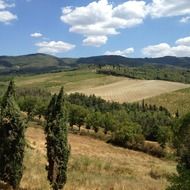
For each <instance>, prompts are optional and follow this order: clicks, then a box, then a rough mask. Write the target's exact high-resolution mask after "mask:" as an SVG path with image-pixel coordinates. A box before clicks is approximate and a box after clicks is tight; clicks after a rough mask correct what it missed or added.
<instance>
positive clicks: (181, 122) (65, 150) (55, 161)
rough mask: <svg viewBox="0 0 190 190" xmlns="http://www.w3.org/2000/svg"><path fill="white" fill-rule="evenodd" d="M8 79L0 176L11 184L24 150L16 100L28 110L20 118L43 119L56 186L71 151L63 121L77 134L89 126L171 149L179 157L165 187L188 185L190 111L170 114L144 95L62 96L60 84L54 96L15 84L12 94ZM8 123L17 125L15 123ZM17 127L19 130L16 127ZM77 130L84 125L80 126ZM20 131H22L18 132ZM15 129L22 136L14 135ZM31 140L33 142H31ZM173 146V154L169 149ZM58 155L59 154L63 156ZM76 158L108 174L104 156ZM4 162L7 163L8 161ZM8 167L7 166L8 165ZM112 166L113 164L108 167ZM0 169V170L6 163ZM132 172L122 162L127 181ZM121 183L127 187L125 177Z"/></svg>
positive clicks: (124, 143) (136, 145)
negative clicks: (133, 99) (134, 99)
mask: <svg viewBox="0 0 190 190" xmlns="http://www.w3.org/2000/svg"><path fill="white" fill-rule="evenodd" d="M11 84H12V83H10V85H9V87H8V90H7V93H5V95H4V96H3V97H2V98H1V126H0V129H1V130H2V131H3V132H2V133H1V135H2V136H1V138H0V140H1V142H2V143H1V144H0V145H1V147H0V150H1V152H2V154H0V155H1V157H0V160H3V159H4V158H5V157H6V156H5V155H7V157H6V162H5V164H3V165H2V167H4V166H5V172H3V173H2V174H3V175H2V174H1V176H0V177H1V178H0V179H1V180H2V181H4V182H7V183H8V184H10V185H11V186H13V188H14V189H16V188H17V187H18V185H19V183H20V180H21V176H22V171H23V170H22V169H23V167H22V159H23V150H24V149H23V147H24V144H22V142H24V141H23V140H24V136H23V134H24V133H23V131H24V127H23V130H22V131H21V132H20V131H19V130H20V129H22V125H21V123H20V120H19V119H20V118H21V117H20V115H19V119H18V118H16V117H15V116H16V115H17V114H16V111H18V110H19V109H18V106H17V105H16V103H17V104H18V105H19V107H20V108H21V110H22V111H23V112H24V113H25V114H26V116H23V119H24V118H25V117H26V118H27V122H30V121H34V120H36V121H37V122H38V123H39V124H40V126H39V129H40V130H41V129H42V128H44V124H45V126H46V127H45V133H46V140H47V160H48V162H49V164H48V166H47V167H46V169H47V170H48V179H49V181H50V184H51V186H52V188H53V189H54V190H58V189H61V188H62V187H63V186H64V184H65V182H66V176H67V175H66V171H67V162H68V155H69V147H68V144H67V135H66V134H67V125H69V126H70V130H71V131H72V132H73V133H76V130H75V128H76V127H77V128H78V132H77V133H79V134H85V135H86V134H87V135H91V132H92V131H93V134H94V136H96V137H97V136H98V133H103V134H104V135H103V136H104V137H106V138H105V139H106V140H108V142H110V143H112V144H114V145H118V146H121V147H125V148H129V149H134V150H140V151H143V152H146V153H149V154H152V155H154V156H157V157H167V158H168V156H171V155H172V156H173V158H179V159H178V160H179V162H178V165H177V172H178V175H174V176H173V177H171V182H172V184H171V186H170V187H169V189H171V190H173V189H175V190H179V187H181V186H180V184H184V188H183V190H186V187H187V186H188V184H189V181H188V180H189V164H190V162H189V155H190V152H189V151H190V149H189V140H188V139H189V118H190V115H186V116H185V117H182V118H179V117H180V115H179V112H178V111H177V112H176V113H175V114H171V113H170V112H169V111H168V110H167V109H166V108H164V107H163V106H159V107H158V106H156V105H152V104H147V103H145V101H142V102H141V103H132V104H131V103H123V104H119V103H116V102H106V101H105V100H103V99H101V98H99V97H96V96H94V95H91V96H85V95H84V94H80V93H75V94H70V95H67V96H64V98H63V89H62V90H61V91H60V93H59V95H58V96H57V95H54V96H53V97H51V94H50V93H49V92H47V91H46V90H43V89H41V88H18V89H17V91H16V94H15V93H14V90H13V88H11ZM9 92H10V93H9ZM14 94H15V95H14ZM5 97H6V98H5ZM9 98H10V101H9ZM50 99H51V101H50ZM7 100H8V101H7ZM15 100H16V101H15ZM63 100H64V101H63ZM49 101H50V104H49ZM63 103H64V108H63ZM48 104H49V106H48ZM7 106H8V107H7ZM47 107H48V109H47ZM15 110H16V111H15ZM4 113H5V114H4ZM15 114H16V115H15ZM44 119H45V120H44ZM7 121H8V122H7ZM15 121H16V122H15ZM11 126H15V127H14V128H13V127H11ZM10 127H11V128H10ZM17 127H18V129H19V130H16V131H14V130H15V129H17ZM4 129H6V130H8V131H6V130H4ZM81 130H84V132H82V131H81ZM20 133H21V135H19V134H20ZM12 134H13V136H12ZM17 134H18V137H19V138H21V139H19V138H17ZM9 137H10V138H9ZM14 139H15V140H14ZM146 140H151V141H155V144H156V145H157V146H155V145H153V143H149V145H150V144H152V145H153V146H152V145H151V146H147V142H146ZM4 142H5V144H4ZM9 142H10V145H11V146H6V143H8V145H9ZM13 142H14V143H13ZM17 143H18V144H17ZM19 143H21V144H19ZM158 143H159V145H158ZM43 144H44V142H43ZM13 145H14V146H17V145H19V146H18V147H20V148H21V149H19V148H18V149H17V148H14V146H13ZM33 145H34V146H35V143H34V144H33ZM33 145H31V144H28V147H27V148H26V149H25V150H26V152H28V153H29V152H30V151H31V150H32V149H33V148H34V147H33ZM43 146H44V145H43ZM109 146H111V145H109ZM11 147H12V148H13V150H16V152H15V156H14V158H15V159H16V160H17V157H18V160H19V162H18V166H17V167H16V168H14V167H10V166H11V163H12V161H13V163H14V162H15V161H14V159H13V160H10V159H7V158H9V156H8V154H7V152H9V148H11ZM42 149H43V148H42ZM10 150H12V149H10ZM168 150H169V151H168ZM175 150H176V154H173V153H175ZM17 153H19V154H17ZM42 153H43V154H44V151H42ZM170 153H171V154H170ZM61 155H63V157H62V156H61ZM174 156H177V157H174ZM77 159H78V158H77ZM80 159H81V160H80V162H83V161H85V160H87V163H86V161H85V162H84V164H87V166H88V164H89V165H91V163H92V166H91V167H95V168H94V171H93V172H95V174H96V175H97V173H96V170H97V168H99V169H98V170H100V171H103V173H104V172H105V173H104V174H105V175H108V176H107V177H108V179H109V180H110V178H111V177H109V174H107V173H106V172H107V171H109V167H108V166H107V163H106V162H105V160H104V161H100V163H99V161H97V163H99V164H98V165H96V160H97V159H95V160H94V159H90V160H89V159H88V158H85V157H82V158H80ZM98 159H99V158H98ZM43 162H45V161H43ZM9 163H10V165H9ZM119 163H120V162H119ZM6 164H8V165H7V166H6ZM121 164H122V163H120V165H121ZM78 165H79V164H78ZM93 165H95V166H93ZM99 165H100V166H99ZM111 165H112V163H111ZM85 167H86V166H85ZM96 167H97V168H96ZM7 168H9V169H8V170H7ZM82 168H83V166H82ZM79 169H80V168H79ZM12 170H13V171H12ZM98 170H97V171H98ZM113 170H114V169H113V168H112V169H111V171H113ZM2 171H4V169H3V170H2ZM15 171H16V172H17V171H18V174H19V175H17V173H15ZM85 171H87V173H88V167H86V170H85ZM119 173H120V170H119ZM132 173H133V172H131V171H130V172H129V173H128V168H125V171H121V176H122V179H125V180H124V181H126V176H128V174H129V177H131V176H132ZM161 173H162V172H161ZM115 174H117V170H116V171H114V173H113V174H112V176H114V175H115ZM89 175H90V174H89ZM93 175H94V173H93ZM160 175H161V176H162V175H163V176H165V178H167V177H168V173H167V172H166V173H164V174H158V173H157V172H155V171H154V170H151V171H150V176H151V177H152V178H154V179H157V178H159V176H160ZM9 176H10V178H9ZM102 183H103V182H102ZM91 186H92V184H91ZM116 187H117V186H116ZM123 187H124V188H125V183H124V185H123ZM98 188H99V187H98ZM110 188H113V187H110ZM121 188H122V187H121ZM132 188H133V187H132ZM180 190H181V189H180Z"/></svg>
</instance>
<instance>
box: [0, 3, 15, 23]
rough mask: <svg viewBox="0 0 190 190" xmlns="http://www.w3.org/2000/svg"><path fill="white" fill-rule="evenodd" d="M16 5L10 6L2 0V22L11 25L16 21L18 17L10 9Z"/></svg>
mask: <svg viewBox="0 0 190 190" xmlns="http://www.w3.org/2000/svg"><path fill="white" fill-rule="evenodd" d="M14 6H15V4H8V3H6V2H5V1H4V0H0V22H3V23H5V24H9V23H10V22H11V21H13V20H16V19H17V16H16V15H15V14H13V13H11V12H10V11H8V10H7V9H8V8H11V7H14Z"/></svg>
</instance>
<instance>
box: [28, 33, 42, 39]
mask: <svg viewBox="0 0 190 190" xmlns="http://www.w3.org/2000/svg"><path fill="white" fill-rule="evenodd" d="M30 36H31V37H33V38H40V37H42V36H43V34H41V33H39V32H35V33H32V34H30Z"/></svg>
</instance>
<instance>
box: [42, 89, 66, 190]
mask: <svg viewBox="0 0 190 190" xmlns="http://www.w3.org/2000/svg"><path fill="white" fill-rule="evenodd" d="M46 119H47V125H46V128H45V133H46V141H47V157H48V166H47V170H48V180H49V181H50V184H51V186H52V189H53V190H59V189H62V188H63V187H64V185H65V183H66V180H67V163H68V160H69V146H68V139H67V135H68V131H67V126H66V112H65V109H64V92H63V88H61V90H60V92H59V94H58V96H57V95H54V96H53V97H52V100H51V101H50V104H49V106H48V110H47V114H46Z"/></svg>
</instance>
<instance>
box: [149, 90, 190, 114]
mask: <svg viewBox="0 0 190 190" xmlns="http://www.w3.org/2000/svg"><path fill="white" fill-rule="evenodd" d="M145 102H146V103H148V104H156V105H158V106H164V107H165V108H167V109H168V110H169V111H170V112H171V113H173V114H175V113H176V112H177V111H178V112H179V114H180V115H184V114H187V113H188V112H190V107H189V105H190V88H186V89H181V90H177V91H174V92H170V93H166V94H165V93H164V94H162V95H159V96H155V97H152V98H148V99H146V100H145Z"/></svg>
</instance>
